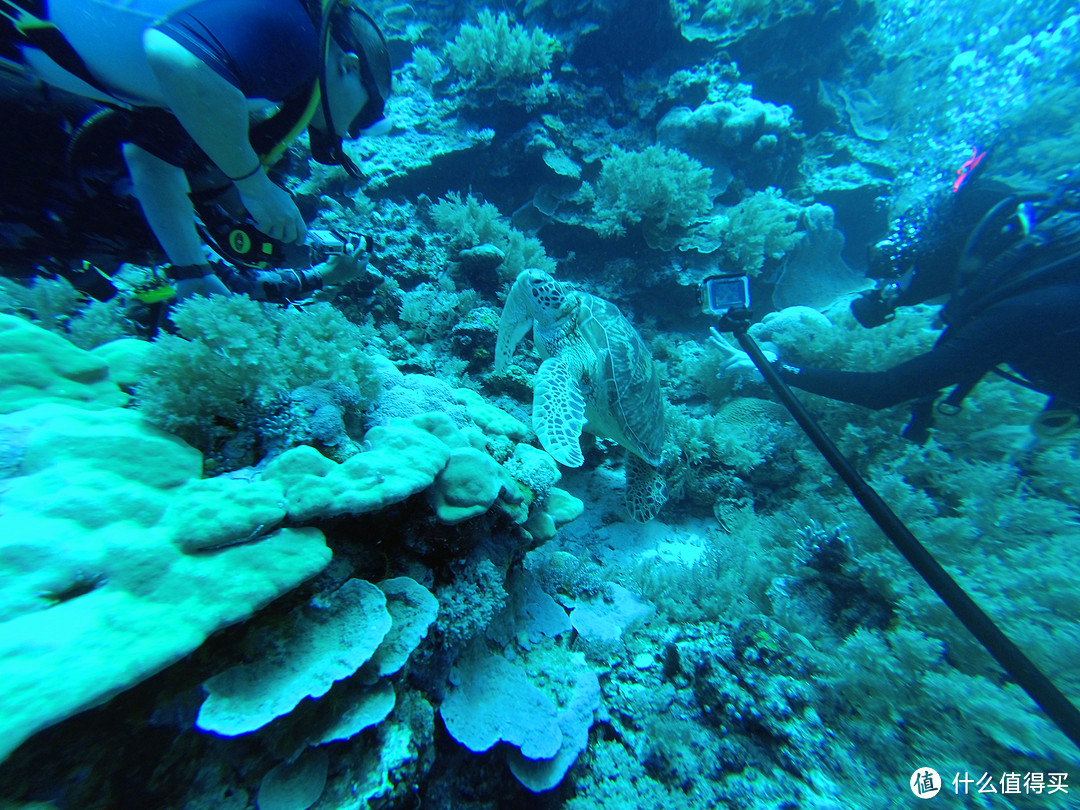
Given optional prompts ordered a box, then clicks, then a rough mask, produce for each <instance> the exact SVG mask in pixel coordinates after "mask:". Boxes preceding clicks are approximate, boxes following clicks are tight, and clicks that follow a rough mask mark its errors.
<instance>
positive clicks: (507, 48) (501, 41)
mask: <svg viewBox="0 0 1080 810" xmlns="http://www.w3.org/2000/svg"><path fill="white" fill-rule="evenodd" d="M477 23H478V24H477V25H468V24H466V25H463V26H461V31H460V32H458V35H457V38H456V39H455V40H454V41H453V42H451V43H450V44H449V45H447V46H446V55H447V56H448V57H449V58H450V62H451V63H452V64H453V65H454V67H455V68H456V69H457V71H458V72H459V73H463V74H465V75H467V76H471V77H472V78H474V79H476V80H477V81H478V82H481V83H484V84H488V83H490V84H496V83H499V82H503V81H506V80H508V79H519V78H528V77H530V76H535V75H537V74H539V73H541V72H543V71H545V70H547V69H548V68H549V67H551V60H552V57H553V56H554V54H555V53H556V52H557V51H558V50H559V42H558V40H556V39H555V37H553V36H551V35H549V34H547V33H546V32H545V31H543V30H542V29H540V28H533V29H532V30H529V29H526V28H525V27H524V26H522V25H519V24H518V23H511V21H510V18H509V17H508V16H507V14H506V12H505V11H500V12H499V14H498V16H496V15H495V14H493V13H492V12H491V10H490V9H486V8H485V9H483V10H482V11H481V12H480V14H479V17H478V19H477Z"/></svg>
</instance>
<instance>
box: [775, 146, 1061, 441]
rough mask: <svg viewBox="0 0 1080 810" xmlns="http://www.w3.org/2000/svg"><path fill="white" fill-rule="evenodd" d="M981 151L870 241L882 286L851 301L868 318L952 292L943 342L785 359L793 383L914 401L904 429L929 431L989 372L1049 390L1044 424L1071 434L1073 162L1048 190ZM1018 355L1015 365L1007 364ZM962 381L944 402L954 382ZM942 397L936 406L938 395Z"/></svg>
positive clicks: (886, 403)
mask: <svg viewBox="0 0 1080 810" xmlns="http://www.w3.org/2000/svg"><path fill="white" fill-rule="evenodd" d="M988 162H989V161H988V160H987V159H986V153H985V152H983V153H979V152H978V151H977V150H976V151H973V154H972V158H971V159H970V160H968V161H967V162H966V163H965V164H964V166H963V167H961V169H960V170H958V172H957V180H956V182H955V183H954V184H953V186H952V188H951V189H945V190H943V191H942V192H941V193H940V194H937V195H933V196H932V197H931V198H930V199H929V200H927V201H924V202H923V203H922V204H919V205H917V206H915V207H914V208H913V209H911V210H909V211H907V212H905V213H904V215H903V216H901V217H900V218H899V220H898V221H897V222H896V223H894V227H893V229H892V231H891V233H890V235H889V236H888V237H887V238H886V239H884V240H882V241H881V242H879V243H878V244H877V245H875V246H874V247H872V248H871V260H870V275H871V276H873V277H875V278H877V279H879V283H878V286H877V288H876V289H874V290H872V291H870V292H868V293H864V294H863V295H862V296H861V297H859V298H857V299H856V300H855V301H853V302H852V305H851V310H852V314H853V315H854V316H855V317H856V319H857V320H858V321H859V322H860V323H861V324H862V325H863V326H865V327H874V326H878V325H880V324H882V323H885V322H886V321H888V320H891V319H892V317H893V314H894V312H895V310H896V308H897V307H899V306H906V305H911V304H917V303H922V302H925V301H929V300H932V299H934V298H938V297H942V296H949V298H948V300H947V302H946V304H945V305H944V307H943V308H942V310H941V312H940V318H941V320H942V321H943V322H944V324H945V330H944V332H943V333H942V335H941V337H940V338H939V339H938V341H937V343H936V344H935V345H934V347H933V349H931V350H930V351H928V352H926V353H924V354H922V355H919V356H917V357H914V358H912V359H910V360H907V361H905V362H903V363H900V364H899V365H897V366H894V367H893V368H891V369H889V370H887V371H882V372H851V371H837V370H831V369H823V368H807V367H803V368H800V367H796V366H792V365H788V364H781V365H779V366H778V368H777V370H778V372H779V375H780V378H781V379H782V380H783V381H784V382H786V383H787V384H789V385H791V386H793V387H796V388H800V389H802V390H804V391H809V392H811V393H815V394H821V395H823V396H826V397H830V398H831V399H838V400H843V401H845V402H851V403H854V404H857V405H863V406H865V407H868V408H873V409H880V408H887V407H890V406H892V405H896V404H899V403H901V402H906V401H909V400H915V405H914V407H913V411H912V416H911V420H910V422H909V424H908V425H907V427H906V428H905V430H904V436H906V437H907V438H909V439H911V440H912V441H915V442H918V443H920V444H921V443H924V442H925V441H926V440H927V439H928V438H929V428H930V427H931V426H932V424H933V418H934V411H935V407H936V410H938V411H939V412H941V413H943V414H951V413H956V412H957V411H958V410H959V409H960V407H961V403H962V402H963V400H964V397H965V396H966V395H967V394H968V393H969V392H970V391H971V390H972V389H973V388H974V387H975V385H976V384H977V383H978V382H979V381H980V380H981V379H982V378H983V377H984V376H985V375H986V374H988V373H990V372H996V373H998V374H1000V375H1001V376H1003V377H1005V378H1007V379H1009V380H1012V381H1014V382H1017V383H1019V384H1021V385H1024V386H1026V387H1028V388H1031V389H1033V390H1036V391H1039V392H1041V393H1043V394H1046V395H1047V396H1048V397H1049V398H1050V399H1049V401H1048V402H1047V405H1046V408H1045V410H1044V411H1043V413H1042V414H1041V415H1040V417H1039V418H1038V419H1037V420H1036V423H1035V425H1034V426H1033V429H1034V430H1035V432H1036V434H1037V435H1039V436H1042V437H1051V436H1055V435H1061V434H1064V433H1067V432H1069V431H1070V430H1072V429H1074V428H1075V427H1076V426H1077V424H1078V408H1080V362H1078V360H1080V195H1078V193H1077V188H1076V185H1075V178H1074V177H1073V174H1072V173H1068V174H1065V175H1062V176H1060V177H1058V178H1057V180H1056V183H1055V185H1054V187H1053V188H1051V189H1049V190H1020V189H1015V188H1012V187H1010V186H1008V185H1006V184H1005V183H1002V182H998V181H994V180H991V179H988V178H985V177H983V176H982V175H983V170H984V169H985V166H986V164H987V163H988ZM1002 365H1007V366H1008V367H1009V369H1010V370H1005V369H1004V368H1000V366H1002ZM950 387H952V391H951V392H950V393H949V394H948V395H947V396H946V397H945V398H944V399H943V400H942V401H941V402H937V400H938V397H939V394H940V393H941V391H942V390H943V389H946V388H950ZM935 403H937V404H936V406H935Z"/></svg>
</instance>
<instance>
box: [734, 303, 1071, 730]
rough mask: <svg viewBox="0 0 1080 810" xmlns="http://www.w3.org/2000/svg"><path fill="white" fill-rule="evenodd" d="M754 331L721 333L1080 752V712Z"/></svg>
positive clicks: (738, 310)
mask: <svg viewBox="0 0 1080 810" xmlns="http://www.w3.org/2000/svg"><path fill="white" fill-rule="evenodd" d="M749 326H750V310H748V309H746V308H745V307H733V308H732V309H729V310H728V311H727V312H726V313H725V314H724V315H723V316H722V317H721V319H720V323H719V325H718V328H719V329H720V331H722V332H731V333H733V334H734V335H735V339H736V340H737V341H738V342H739V345H740V346H741V347H742V350H743V351H744V352H746V353H747V354H748V355H749V356H750V359H751V360H752V361H753V363H754V365H755V366H756V367H757V369H758V371H760V372H761V374H762V376H763V377H764V378H765V381H766V382H767V383H768V384H769V385H770V386H771V387H772V389H773V391H775V392H776V395H777V396H778V397H779V398H780V401H781V402H782V403H783V404H784V406H785V407H786V408H787V409H788V410H789V411H790V412H791V415H792V416H793V417H794V418H795V421H796V422H798V423H799V427H801V428H802V429H803V431H804V432H805V433H806V435H807V436H808V437H809V438H810V441H812V442H813V443H814V445H815V446H816V447H817V449H818V450H819V451H821V454H822V455H823V456H825V460H826V461H828V462H829V464H831V465H832V468H833V469H834V470H836V472H837V474H838V475H839V476H840V477H841V478H842V479H843V481H844V483H845V484H847V486H848V489H850V490H851V494H852V495H854V496H855V498H856V499H857V500H858V501H859V503H860V504H862V507H863V509H865V510H866V512H867V514H868V515H870V517H871V518H873V520H874V522H875V523H877V525H878V526H880V527H881V530H882V531H883V532H885V535H886V536H887V537H888V538H889V539H890V540H891V541H892V542H893V545H895V546H896V548H897V549H899V551H900V553H901V554H903V555H904V557H905V558H906V559H907V561H908V562H909V563H911V565H912V567H913V568H914V569H915V570H916V571H917V572H918V573H919V575H920V576H921V577H922V578H923V579H924V580H926V584H927V585H929V586H930V587H931V588H933V589H934V593H936V594H937V595H938V596H939V597H941V601H943V602H944V603H945V604H946V605H947V606H948V608H949V610H951V611H952V612H953V613H954V614H955V615H956V618H958V619H959V620H960V621H961V623H963V625H964V627H966V628H967V629H968V630H969V631H970V632H971V634H972V635H973V636H975V638H977V639H978V640H979V642H980V643H981V644H982V645H983V646H984V647H985V648H986V650H987V652H989V653H990V655H992V656H993V657H994V660H996V661H997V662H998V663H999V664H1000V665H1001V667H1002V669H1004V670H1005V671H1006V672H1007V673H1009V675H1011V676H1012V677H1013V680H1015V681H1016V682H1017V683H1018V684H1019V685H1020V687H1021V688H1022V689H1023V690H1024V691H1025V692H1027V693H1028V695H1029V696H1030V697H1031V699H1032V700H1034V701H1035V702H1036V703H1038V704H1039V706H1041V707H1042V710H1043V711H1044V712H1046V714H1047V716H1048V717H1049V718H1050V719H1051V720H1053V721H1054V723H1056V724H1057V727H1058V728H1060V729H1061V730H1062V731H1063V732H1064V733H1065V736H1067V737H1068V738H1069V739H1070V740H1072V741H1073V743H1075V744H1076V746H1077V747H1080V711H1077V709H1076V707H1075V706H1074V705H1073V704H1072V703H1070V702H1069V699H1068V698H1067V697H1065V695H1063V694H1062V693H1061V691H1060V690H1058V688H1057V687H1056V686H1054V684H1053V683H1052V682H1051V681H1050V679H1049V678H1047V677H1046V675H1044V674H1043V673H1042V671H1041V670H1040V669H1039V668H1038V667H1037V666H1035V664H1034V663H1032V661H1031V660H1030V659H1029V658H1028V657H1027V656H1026V655H1024V653H1023V652H1021V651H1020V648H1019V647H1017V646H1016V645H1015V644H1013V643H1012V641H1010V640H1009V638H1008V636H1006V635H1005V634H1004V633H1003V632H1001V630H1000V628H998V626H997V625H996V624H994V622H993V621H992V620H991V619H990V617H989V616H987V615H986V614H985V613H984V612H983V611H982V609H981V608H980V607H979V606H978V605H977V604H975V602H974V601H972V599H971V597H970V596H968V595H967V593H966V592H965V591H964V589H963V588H961V587H960V586H959V585H958V584H957V583H956V580H954V579H953V578H952V577H951V576H949V574H948V572H947V571H945V569H944V568H942V567H941V565H940V564H939V563H938V561H937V560H936V559H934V556H933V555H932V554H931V553H930V552H929V551H927V549H926V547H925V546H924V545H923V544H922V543H920V542H919V540H918V539H917V538H916V537H915V535H913V534H912V533H911V531H910V530H909V529H908V527H907V526H906V525H904V522H903V521H902V520H900V518H899V517H897V516H896V513H895V512H893V510H892V509H890V508H889V505H888V504H887V503H885V501H884V500H882V498H881V496H880V495H878V494H877V491H876V490H875V489H874V488H873V487H872V486H870V484H868V483H867V482H866V479H864V478H863V477H862V476H861V475H860V474H859V472H858V471H857V470H856V469H855V468H854V467H853V466H852V464H851V462H850V461H848V460H847V458H845V457H844V454H843V453H841V452H840V448H838V447H837V446H836V445H835V444H834V443H833V441H832V439H830V438H829V437H828V436H827V435H826V434H825V431H823V430H822V429H821V425H819V424H818V423H817V420H816V419H814V417H813V416H811V415H810V412H809V411H807V410H806V408H805V407H804V406H803V404H802V403H801V402H799V400H798V399H796V398H795V395H794V394H793V393H792V392H791V389H790V388H788V386H787V385H786V384H785V383H784V381H783V380H781V379H780V375H778V374H777V373H776V370H775V369H774V368H773V367H772V364H770V363H769V361H768V359H767V358H766V357H765V355H764V354H762V353H761V349H760V347H759V346H758V345H757V342H756V341H755V340H754V339H753V338H752V337H750V335H749V334H748V333H747V331H746V330H747V329H748V328H749Z"/></svg>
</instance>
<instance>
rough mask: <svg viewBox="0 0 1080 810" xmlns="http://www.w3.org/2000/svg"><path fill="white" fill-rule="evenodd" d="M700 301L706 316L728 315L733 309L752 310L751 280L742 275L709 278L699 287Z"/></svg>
mask: <svg viewBox="0 0 1080 810" xmlns="http://www.w3.org/2000/svg"><path fill="white" fill-rule="evenodd" d="M698 301H699V302H700V303H701V311H702V312H704V313H705V314H706V315H727V314H728V312H729V311H731V310H732V309H733V308H736V309H749V308H750V279H749V277H747V276H740V275H724V274H720V275H715V276H709V277H708V278H706V279H705V280H704V281H702V282H701V284H700V285H699V286H698Z"/></svg>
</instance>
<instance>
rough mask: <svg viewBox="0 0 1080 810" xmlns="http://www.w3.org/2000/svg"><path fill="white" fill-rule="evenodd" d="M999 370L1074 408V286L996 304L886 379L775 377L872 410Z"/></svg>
mask: <svg viewBox="0 0 1080 810" xmlns="http://www.w3.org/2000/svg"><path fill="white" fill-rule="evenodd" d="M1001 364H1008V365H1009V366H1010V367H1011V368H1012V369H1013V370H1014V371H1015V372H1016V373H1017V374H1019V375H1020V376H1022V377H1024V378H1025V379H1026V380H1028V381H1029V382H1030V383H1031V384H1032V385H1033V387H1035V388H1037V389H1038V390H1040V391H1042V392H1044V393H1046V394H1049V395H1051V396H1053V397H1057V398H1059V399H1061V400H1064V401H1067V402H1070V403H1074V404H1075V403H1080V281H1078V282H1076V283H1065V284H1058V285H1055V286H1050V287H1043V288H1041V289H1035V290H1030V291H1028V292H1025V293H1021V294H1019V295H1017V296H1015V297H1012V298H1008V299H1006V300H1004V301H1001V302H1000V303H998V304H995V305H993V306H991V307H989V308H988V309H986V310H985V311H984V312H982V313H981V314H979V315H977V316H976V317H974V318H972V319H971V320H970V321H968V322H967V323H966V324H964V325H963V326H961V327H959V328H957V329H955V330H954V331H952V332H951V333H950V334H948V335H947V336H946V337H945V338H944V339H943V340H941V341H939V343H938V344H937V345H936V346H935V347H934V348H933V349H932V350H931V351H929V352H927V353H925V354H922V355H919V356H918V357H915V358H912V359H911V360H907V361H905V362H903V363H901V364H900V365H898V366H895V367H893V368H891V369H889V370H888V371H881V372H852V371H833V370H829V369H822V368H795V367H792V366H784V367H783V368H782V369H781V370H780V376H781V377H782V379H783V380H784V381H785V382H787V383H788V384H789V385H792V386H794V387H796V388H801V389H802V390H804V391H810V392H812V393H815V394H821V395H823V396H827V397H830V398H831V399H839V400H843V401H845V402H852V403H854V404H857V405H864V406H866V407H868V408H875V409H877V408H887V407H889V406H891V405H897V404H899V403H901V402H906V401H908V400H913V399H919V398H921V397H924V396H927V395H932V394H934V393H935V392H937V391H940V390H941V389H943V388H947V387H949V386H952V385H957V384H964V383H971V384H974V382H976V381H978V380H979V379H981V378H982V377H983V376H984V375H985V374H986V373H987V372H989V371H990V370H992V369H993V368H995V367H997V366H999V365H1001Z"/></svg>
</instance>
